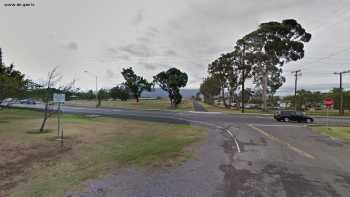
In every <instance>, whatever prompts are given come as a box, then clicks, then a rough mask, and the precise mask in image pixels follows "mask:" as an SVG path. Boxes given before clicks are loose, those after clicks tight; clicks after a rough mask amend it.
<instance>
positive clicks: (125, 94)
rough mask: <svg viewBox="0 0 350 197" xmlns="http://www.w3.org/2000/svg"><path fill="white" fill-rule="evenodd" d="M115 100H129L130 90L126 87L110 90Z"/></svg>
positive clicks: (116, 87)
mask: <svg viewBox="0 0 350 197" xmlns="http://www.w3.org/2000/svg"><path fill="white" fill-rule="evenodd" d="M110 94H111V97H112V98H113V99H120V100H122V101H126V100H128V99H129V90H128V89H127V88H126V87H125V86H122V85H120V86H115V87H113V88H112V89H111V90H110Z"/></svg>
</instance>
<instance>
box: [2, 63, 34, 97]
mask: <svg viewBox="0 0 350 197" xmlns="http://www.w3.org/2000/svg"><path fill="white" fill-rule="evenodd" d="M14 67H15V66H14V65H13V64H11V65H10V66H8V67H7V66H5V65H2V64H0V100H1V99H4V98H7V97H17V98H18V97H21V96H22V95H23V94H24V92H25V90H26V87H27V85H28V84H29V81H27V80H25V78H24V74H22V73H21V72H20V71H17V70H15V69H14Z"/></svg>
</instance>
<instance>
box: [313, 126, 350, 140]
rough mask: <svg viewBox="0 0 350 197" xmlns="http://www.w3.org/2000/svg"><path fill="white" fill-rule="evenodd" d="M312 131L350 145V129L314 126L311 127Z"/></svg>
mask: <svg viewBox="0 0 350 197" xmlns="http://www.w3.org/2000/svg"><path fill="white" fill-rule="evenodd" d="M311 129H312V130H313V131H315V132H318V133H322V134H325V135H328V136H331V137H334V138H338V139H341V140H343V141H345V142H347V143H350V127H330V128H329V129H328V127H326V126H314V127H311Z"/></svg>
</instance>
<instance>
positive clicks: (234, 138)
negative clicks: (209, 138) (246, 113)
mask: <svg viewBox="0 0 350 197" xmlns="http://www.w3.org/2000/svg"><path fill="white" fill-rule="evenodd" d="M179 119H182V120H186V119H183V118H179ZM186 121H189V122H193V123H198V124H203V125H207V126H211V127H215V128H218V129H221V130H224V131H225V132H226V133H228V134H229V135H230V136H231V137H232V139H233V142H234V143H235V145H236V148H237V151H238V152H239V153H240V152H241V148H240V147H239V144H238V140H237V137H236V136H235V135H233V134H232V132H231V131H230V130H228V129H225V128H224V127H221V126H218V125H216V124H212V123H207V122H202V121H198V120H186Z"/></svg>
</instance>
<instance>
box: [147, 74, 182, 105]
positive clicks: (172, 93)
mask: <svg viewBox="0 0 350 197" xmlns="http://www.w3.org/2000/svg"><path fill="white" fill-rule="evenodd" d="M153 79H154V82H155V83H157V84H158V85H159V87H160V88H162V89H163V90H164V91H167V92H168V93H169V99H170V103H171V105H172V106H174V107H176V106H177V105H178V104H180V103H181V100H182V96H181V94H180V88H181V87H185V86H186V84H187V81H188V76H187V74H186V73H184V72H181V71H180V70H179V69H177V68H170V69H169V70H168V71H166V72H164V71H163V72H160V73H159V74H157V75H156V76H154V77H153Z"/></svg>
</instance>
